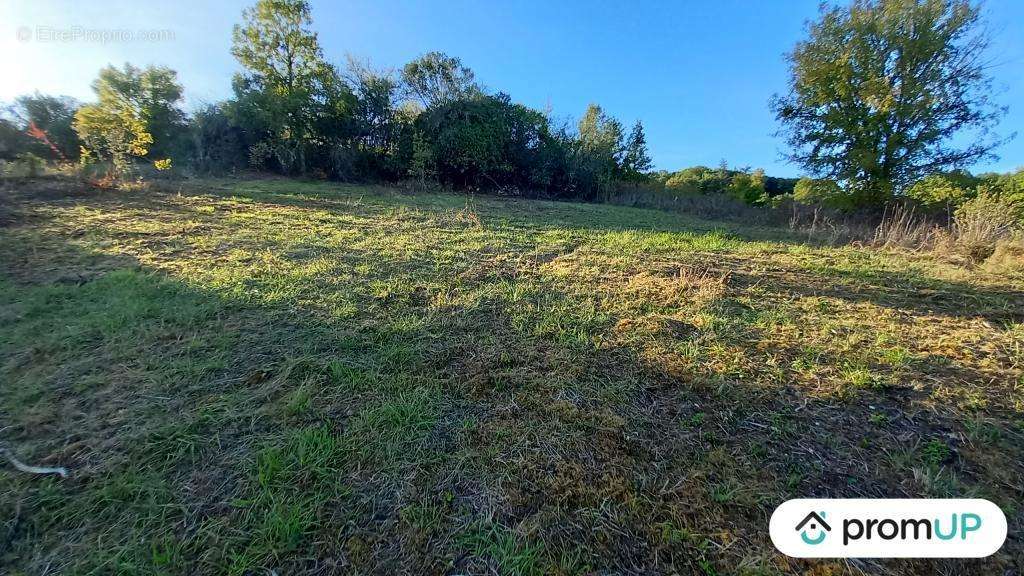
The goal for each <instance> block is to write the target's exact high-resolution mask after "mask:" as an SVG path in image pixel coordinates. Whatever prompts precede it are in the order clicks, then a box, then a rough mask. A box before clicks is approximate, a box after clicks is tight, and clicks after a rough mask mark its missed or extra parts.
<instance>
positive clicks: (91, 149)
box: [73, 64, 182, 176]
mask: <svg viewBox="0 0 1024 576" xmlns="http://www.w3.org/2000/svg"><path fill="white" fill-rule="evenodd" d="M176 78H177V75H176V74H175V72H174V71H173V70H171V69H169V68H164V67H155V66H149V67H147V68H145V69H140V68H136V67H135V66H132V65H131V64H125V66H124V69H123V70H122V69H118V68H116V67H114V66H108V67H106V68H103V69H102V70H100V73H99V77H98V78H97V79H96V81H95V82H94V83H93V86H92V88H93V91H94V92H96V96H97V102H96V103H95V104H87V105H85V106H82V107H81V108H79V109H78V111H77V112H76V113H75V120H74V124H73V125H74V129H75V132H76V133H77V134H78V137H79V138H81V140H82V149H83V150H82V152H83V159H84V160H87V161H88V160H93V159H99V160H110V161H111V162H112V167H113V172H114V174H115V175H118V176H122V175H124V174H125V173H128V172H130V171H131V158H132V157H133V156H137V157H142V156H146V155H147V154H149V152H150V149H151V147H152V146H153V144H154V142H155V140H156V139H155V137H154V133H155V134H157V135H159V137H160V138H161V139H162V144H163V145H164V146H167V147H169V143H168V142H167V140H169V139H171V138H172V137H173V131H174V130H175V129H176V128H178V127H180V124H179V123H180V118H181V116H182V114H181V111H180V109H179V108H178V102H179V101H180V100H181V92H182V89H181V86H180V85H178V83H177V80H176ZM166 149H167V148H164V149H162V150H161V151H165V150H166Z"/></svg>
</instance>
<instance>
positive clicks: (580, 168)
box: [572, 104, 624, 197]
mask: <svg viewBox="0 0 1024 576" xmlns="http://www.w3.org/2000/svg"><path fill="white" fill-rule="evenodd" d="M578 131H579V136H578V141H577V145H576V150H575V154H574V161H573V166H572V174H573V180H574V183H575V185H577V186H578V187H580V188H582V190H585V191H586V192H584V194H585V195H586V196H589V197H594V196H599V195H601V194H604V193H607V192H608V190H609V189H610V185H611V183H612V180H613V179H614V178H615V176H617V175H618V174H619V172H620V169H621V162H622V158H623V153H624V147H623V143H622V124H621V123H620V122H619V121H618V120H616V119H615V118H612V117H611V116H608V115H607V114H605V113H604V110H602V109H601V107H600V106H598V105H597V104H591V105H590V106H588V107H587V111H586V112H585V113H584V114H583V117H582V118H580V122H579V126H578Z"/></svg>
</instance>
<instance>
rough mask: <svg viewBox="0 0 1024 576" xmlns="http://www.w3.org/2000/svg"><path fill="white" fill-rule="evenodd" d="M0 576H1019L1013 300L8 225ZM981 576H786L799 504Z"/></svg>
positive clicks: (888, 566)
mask: <svg viewBox="0 0 1024 576" xmlns="http://www.w3.org/2000/svg"><path fill="white" fill-rule="evenodd" d="M0 194H2V195H0V206H4V208H3V212H2V213H0V442H2V443H3V445H5V446H6V447H8V448H10V449H11V450H12V452H13V453H14V454H16V455H17V456H18V458H19V459H21V460H23V461H25V462H26V463H29V464H35V465H51V466H52V465H60V466H66V467H67V468H68V470H69V476H68V478H66V479H61V478H58V477H54V476H37V475H30V474H25V473H22V472H18V471H16V470H15V469H14V468H13V467H10V466H7V465H4V466H3V467H0V521H2V523H0V573H5V574H80V573H81V574H86V573H88V574H195V573H204V574H205V573H210V574H238V575H241V574H274V573H276V574H280V575H285V574H330V573H346V574H349V573H350V574H398V573H405V574H508V575H528V574H590V573H596V574H641V573H643V574H656V573H664V574H669V573H680V574H691V573H696V574H707V575H713V574H721V575H724V574H816V575H822V576H823V575H829V574H859V573H868V574H935V573H943V574H966V573H972V574H1019V573H1020V570H1021V567H1022V564H1024V560H1022V558H1024V542H1022V540H1021V534H1022V532H1021V530H1022V528H1024V504H1022V501H1024V464H1022V461H1024V278H1022V277H1019V276H1010V275H1005V274H1004V275H995V274H991V273H987V272H985V271H983V270H980V269H969V268H965V267H962V266H954V265H952V264H944V263H942V262H940V261H938V260H936V259H935V258H934V257H930V256H923V255H914V254H898V253H893V252H882V251H878V250H872V249H860V248H853V247H846V248H832V247H824V246H814V245H809V244H807V243H806V242H802V241H800V240H799V239H796V238H793V237H791V236H790V235H789V234H788V232H787V231H784V230H772V229H758V228H741V227H738V226H737V225H723V224H718V223H714V222H707V221H699V220H692V219H687V218H686V217H683V216H680V215H677V214H669V213H664V212H656V211H645V210H637V209H629V208H618V207H611V206H602V205H584V204H572V203H554V202H541V201H525V200H515V199H502V198H494V197H476V198H467V197H466V196H459V195H448V194H425V193H424V194H413V193H405V192H401V191H398V190H394V189H387V188H379V187H358V186H346V185H340V184H331V183H301V182H295V181H287V180H252V181H245V180H208V181H201V182H193V183H184V184H181V185H178V184H173V185H164V187H163V189H144V190H136V191H128V192H126V191H101V190H94V189H89V188H86V187H84V186H81V185H79V184H76V183H73V182H70V181H64V180H40V181H35V182H28V183H18V184H11V183H8V184H7V185H6V188H5V190H4V191H3V192H2V193H0ZM813 496H820V497H871V496H877V497H968V496H978V497H984V498H988V499H991V500H992V501H994V502H995V503H997V504H998V505H999V506H1000V507H1002V509H1003V510H1004V511H1005V513H1006V516H1007V518H1008V520H1009V524H1010V537H1009V539H1008V540H1007V543H1006V544H1005V546H1004V547H1003V549H1002V550H1001V551H1000V552H999V553H998V554H997V555H995V556H993V557H991V558H988V559H986V560H984V561H969V562H962V561H873V560H864V561H849V562H835V561H797V560H792V559H787V558H786V557H784V556H781V555H780V554H778V553H777V552H775V551H774V548H773V547H772V545H771V543H770V541H769V540H768V536H767V524H768V517H769V515H770V514H771V511H772V510H773V509H774V507H775V506H776V505H778V504H779V503H781V502H782V501H784V500H786V499H789V498H793V497H813Z"/></svg>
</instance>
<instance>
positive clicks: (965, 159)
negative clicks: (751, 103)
mask: <svg viewBox="0 0 1024 576" xmlns="http://www.w3.org/2000/svg"><path fill="white" fill-rule="evenodd" d="M987 46H988V42H987V39H986V36H985V35H984V34H983V31H982V29H981V20H980V12H979V9H978V7H977V6H974V5H972V4H971V3H970V2H968V1H967V0H854V2H853V3H852V4H851V5H850V6H848V7H839V6H828V5H824V6H823V7H822V12H821V15H820V17H819V19H818V20H817V21H815V22H813V23H811V24H810V26H809V37H808V39H807V40H805V41H802V42H800V43H799V44H797V46H796V47H795V48H794V50H793V52H792V53H791V54H790V55H789V61H790V64H791V79H790V92H789V94H788V95H785V96H782V97H776V98H775V99H774V100H773V102H772V106H773V109H774V111H775V113H776V115H777V118H778V120H779V121H780V122H781V123H782V125H783V131H784V134H785V135H786V136H787V141H788V143H789V145H790V146H791V148H792V153H791V154H790V158H791V159H792V160H794V161H795V162H797V163H799V164H800V165H801V166H803V167H804V168H805V169H807V170H808V171H809V172H810V173H811V174H814V175H817V176H822V177H828V178H833V179H836V180H839V181H841V182H843V183H845V184H846V185H847V186H848V187H849V188H850V189H851V190H852V191H853V193H854V194H855V196H856V197H857V198H858V199H859V200H860V201H861V202H862V203H865V204H867V203H878V202H880V201H882V200H884V199H885V198H888V197H889V196H891V195H892V194H893V193H894V192H898V191H901V190H903V189H904V188H905V187H906V186H908V185H909V184H910V183H912V182H914V181H915V180H917V179H918V178H920V177H921V176H924V175H926V174H928V173H932V172H936V171H941V170H948V169H953V168H959V167H963V166H966V165H968V164H970V163H972V162H974V161H977V160H979V159H981V158H984V157H987V156H989V155H990V154H991V151H992V149H993V148H994V147H995V145H996V144H997V143H998V142H999V140H998V139H997V138H995V137H993V136H992V134H991V132H990V130H991V128H992V127H993V126H994V124H995V123H996V121H997V120H998V119H999V118H1000V117H1001V115H1002V112H1003V110H1002V109H1001V108H999V107H997V106H996V105H995V104H993V102H992V100H991V93H992V91H991V80H990V78H989V77H988V76H987V75H986V70H987V66H986V64H987V61H986V56H985V54H986V49H987ZM963 130H973V131H974V135H973V137H972V138H970V139H969V140H967V141H965V142H954V141H952V137H953V136H954V135H956V134H958V133H959V132H961V131H963Z"/></svg>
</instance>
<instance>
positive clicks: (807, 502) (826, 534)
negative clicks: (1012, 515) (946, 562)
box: [768, 498, 1006, 558]
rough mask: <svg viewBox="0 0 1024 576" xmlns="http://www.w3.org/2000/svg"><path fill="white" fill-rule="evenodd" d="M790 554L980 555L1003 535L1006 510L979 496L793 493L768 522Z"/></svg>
mask: <svg viewBox="0 0 1024 576" xmlns="http://www.w3.org/2000/svg"><path fill="white" fill-rule="evenodd" d="M768 532H769V534H770V535H771V538H772V543H773V544H775V547H776V548H778V550H779V552H782V553H783V554H785V555H787V556H792V557H794V558H983V557H985V556H990V555H992V554H994V553H995V552H996V551H997V550H999V548H1000V547H1001V546H1002V545H1003V541H1005V540H1006V516H1005V515H1004V514H1003V511H1002V510H1000V509H999V507H998V506H996V505H995V504H993V503H992V502H989V501H988V500H982V499H977V498H960V499H934V500H933V499H868V498H857V499H813V498H805V499H797V500H788V501H786V502H783V503H782V504H781V505H780V506H779V507H778V508H776V509H775V512H774V513H772V518H771V521H770V522H769V524H768Z"/></svg>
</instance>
